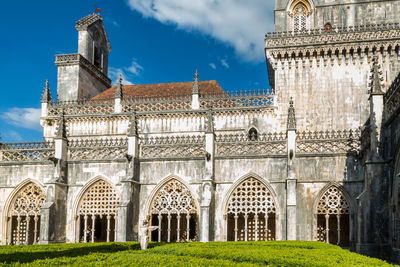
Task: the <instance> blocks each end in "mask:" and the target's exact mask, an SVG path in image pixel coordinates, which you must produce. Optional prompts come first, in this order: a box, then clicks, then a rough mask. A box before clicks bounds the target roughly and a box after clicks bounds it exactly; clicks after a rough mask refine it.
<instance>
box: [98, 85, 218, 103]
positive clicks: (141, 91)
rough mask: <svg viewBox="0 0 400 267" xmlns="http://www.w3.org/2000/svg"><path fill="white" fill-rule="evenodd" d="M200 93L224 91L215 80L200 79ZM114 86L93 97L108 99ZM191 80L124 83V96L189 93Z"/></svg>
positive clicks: (113, 91) (190, 91)
mask: <svg viewBox="0 0 400 267" xmlns="http://www.w3.org/2000/svg"><path fill="white" fill-rule="evenodd" d="M199 85H200V94H202V93H203V94H205V93H217V94H221V93H224V90H223V89H222V88H221V86H220V85H219V84H218V83H217V81H201V82H199ZM115 88H116V87H115V86H113V87H111V88H109V89H107V90H106V91H104V92H102V93H100V94H98V95H97V96H95V97H94V98H93V99H108V98H113V97H114V95H115ZM192 88H193V82H179V83H156V84H137V85H124V86H123V96H124V97H128V98H129V97H140V96H173V95H190V94H192Z"/></svg>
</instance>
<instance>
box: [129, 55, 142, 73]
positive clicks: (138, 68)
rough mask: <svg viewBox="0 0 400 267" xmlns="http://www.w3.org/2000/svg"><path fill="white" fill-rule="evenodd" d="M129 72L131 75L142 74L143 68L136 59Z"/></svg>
mask: <svg viewBox="0 0 400 267" xmlns="http://www.w3.org/2000/svg"><path fill="white" fill-rule="evenodd" d="M126 70H127V71H129V72H130V73H132V74H134V75H136V76H138V75H139V74H140V72H141V71H142V70H143V67H142V66H140V65H139V63H137V60H136V58H134V59H132V63H131V66H130V67H128V68H126Z"/></svg>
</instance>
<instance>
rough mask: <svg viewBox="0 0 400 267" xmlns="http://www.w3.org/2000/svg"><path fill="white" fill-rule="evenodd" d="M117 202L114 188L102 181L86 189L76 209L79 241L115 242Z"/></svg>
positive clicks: (118, 199)
mask: <svg viewBox="0 0 400 267" xmlns="http://www.w3.org/2000/svg"><path fill="white" fill-rule="evenodd" d="M119 201H120V197H119V195H118V193H117V192H116V190H115V189H114V187H113V186H112V185H111V184H110V183H108V182H107V181H105V180H104V179H99V180H98V181H96V182H94V183H93V184H92V185H90V186H89V187H88V188H87V190H86V191H85V193H84V195H83V196H82V199H81V200H80V202H79V205H78V208H77V218H78V224H79V227H78V229H79V239H80V241H83V242H88V241H89V240H90V241H91V242H95V241H106V242H110V241H113V240H115V235H116V219H117V214H118V205H119ZM112 233H114V234H112Z"/></svg>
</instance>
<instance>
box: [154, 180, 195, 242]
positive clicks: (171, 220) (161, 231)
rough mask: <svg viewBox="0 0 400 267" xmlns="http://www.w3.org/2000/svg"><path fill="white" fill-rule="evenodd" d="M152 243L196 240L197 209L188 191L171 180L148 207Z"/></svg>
mask: <svg viewBox="0 0 400 267" xmlns="http://www.w3.org/2000/svg"><path fill="white" fill-rule="evenodd" d="M150 215H151V223H152V225H153V226H158V229H157V230H156V231H153V232H152V240H153V241H158V242H161V241H166V242H174V241H176V242H181V241H196V240H197V223H198V222H197V220H198V216H197V215H198V208H197V206H196V203H195V200H194V198H193V196H192V195H191V193H190V191H189V189H188V188H187V187H186V186H185V185H184V184H182V183H181V182H180V181H178V180H177V179H171V180H170V181H168V182H167V183H166V184H164V185H163V186H162V187H161V188H160V189H159V190H158V191H157V193H156V195H155V196H154V198H153V201H152V203H151V206H150Z"/></svg>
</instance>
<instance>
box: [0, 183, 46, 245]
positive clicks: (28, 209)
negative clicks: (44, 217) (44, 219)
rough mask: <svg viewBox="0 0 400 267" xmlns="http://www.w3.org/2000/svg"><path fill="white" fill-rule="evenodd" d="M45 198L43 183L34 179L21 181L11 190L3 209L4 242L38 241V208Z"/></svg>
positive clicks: (32, 242)
mask: <svg viewBox="0 0 400 267" xmlns="http://www.w3.org/2000/svg"><path fill="white" fill-rule="evenodd" d="M45 200H46V193H45V190H44V187H43V185H42V184H41V183H40V182H38V181H36V180H34V179H29V178H28V179H26V180H24V181H22V182H21V183H20V184H19V185H18V186H17V187H16V188H15V189H14V190H13V192H12V193H11V194H10V196H9V197H8V199H7V202H6V205H5V207H4V211H3V225H4V227H3V234H4V237H5V239H6V242H5V243H6V244H12V245H20V244H24V245H28V244H36V243H37V242H38V239H39V230H40V210H41V207H42V205H43V204H44V202H45Z"/></svg>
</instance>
